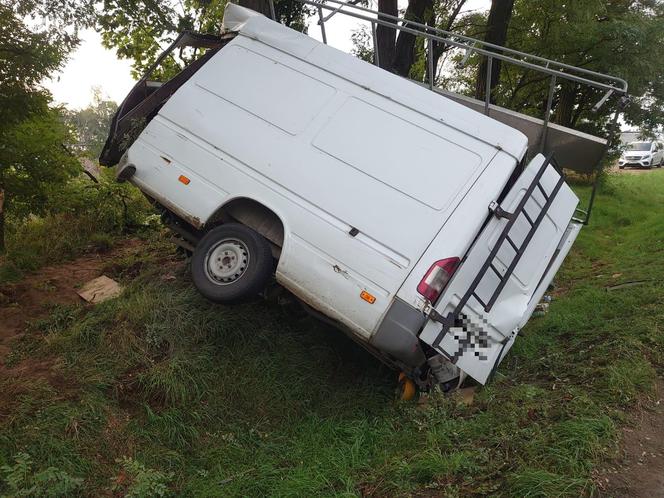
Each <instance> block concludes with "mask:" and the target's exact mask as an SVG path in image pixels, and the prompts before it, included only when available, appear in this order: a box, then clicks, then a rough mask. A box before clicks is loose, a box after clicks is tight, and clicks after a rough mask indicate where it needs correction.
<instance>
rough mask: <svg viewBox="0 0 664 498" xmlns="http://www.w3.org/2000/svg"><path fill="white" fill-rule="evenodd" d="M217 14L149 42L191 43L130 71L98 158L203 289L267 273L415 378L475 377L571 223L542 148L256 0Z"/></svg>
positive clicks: (526, 303)
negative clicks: (176, 66)
mask: <svg viewBox="0 0 664 498" xmlns="http://www.w3.org/2000/svg"><path fill="white" fill-rule="evenodd" d="M224 28H225V29H224V32H223V33H222V34H221V35H220V36H210V35H199V34H195V33H184V34H183V35H181V36H180V37H179V38H178V39H177V40H176V41H175V42H174V44H173V45H172V46H171V47H170V48H169V50H168V51H167V52H166V53H165V54H164V55H162V58H163V57H166V56H167V55H168V53H170V52H172V51H174V50H177V49H181V48H182V47H188V48H189V49H190V50H196V51H198V52H197V53H198V54H199V56H198V57H196V58H193V62H192V63H191V64H190V65H188V66H187V67H186V68H185V69H183V70H182V71H181V72H180V73H178V74H177V75H176V76H174V77H173V78H171V79H170V80H168V81H166V82H162V83H157V82H154V81H151V80H149V74H150V73H148V75H146V77H144V78H143V79H142V80H141V81H139V82H138V84H137V85H136V87H135V88H134V89H133V90H132V92H131V93H130V94H129V95H128V96H127V98H126V99H125V101H124V102H123V104H122V105H121V107H120V108H119V110H118V113H117V114H116V116H115V118H114V120H113V124H112V127H111V132H110V135H109V138H108V141H107V143H106V146H105V148H104V150H103V152H102V155H101V158H100V162H101V163H102V164H105V165H108V166H112V165H115V167H116V170H117V176H118V179H119V180H122V181H129V182H131V183H132V184H134V185H135V186H136V187H138V188H139V189H140V190H141V191H143V192H144V193H145V194H146V195H147V196H148V197H149V199H151V200H152V201H153V202H154V204H155V205H156V206H158V207H159V208H160V209H161V210H162V211H163V213H164V220H165V222H166V223H167V224H168V225H169V226H170V227H171V228H173V229H174V230H175V231H176V232H177V233H178V234H179V235H180V237H181V244H182V245H184V246H185V247H186V248H188V249H189V250H190V251H191V252H192V253H193V254H192V257H191V276H192V280H193V282H194V285H195V286H196V287H197V289H198V290H199V291H200V292H201V294H203V295H204V296H205V297H206V298H208V299H210V300H212V301H214V302H218V303H236V302H239V301H244V300H246V299H249V298H252V297H253V296H256V295H257V294H259V293H260V292H261V291H262V290H263V289H264V288H265V286H266V285H267V284H268V282H269V281H271V280H272V279H273V278H274V279H276V281H277V282H278V283H279V284H280V285H281V286H283V287H285V288H286V289H287V290H288V291H290V292H291V293H292V294H294V295H295V296H296V297H297V298H298V299H299V300H301V301H302V303H304V304H305V305H306V307H307V308H309V309H311V310H314V311H315V312H316V313H318V314H320V315H323V316H324V317H326V319H328V320H331V321H333V322H334V323H335V324H336V325H337V326H338V327H339V328H340V329H342V330H344V331H345V332H346V333H347V334H349V335H350V336H351V337H352V338H353V339H355V340H356V341H357V342H358V343H360V344H361V345H363V346H364V347H365V348H366V349H368V350H369V351H370V352H372V353H373V354H375V355H376V356H378V357H379V358H380V359H381V360H383V361H384V362H386V363H387V364H389V365H391V366H393V367H394V368H396V369H398V370H400V371H402V372H403V373H404V375H405V376H406V377H407V378H408V379H409V380H408V381H407V382H409V383H414V385H417V386H418V387H419V388H422V389H428V388H431V387H432V386H435V385H440V386H442V387H443V388H444V389H450V388H454V387H456V386H458V385H459V384H460V382H461V381H463V379H464V378H465V377H466V376H470V377H472V378H473V379H475V380H476V381H478V382H480V383H486V382H487V381H488V380H489V379H490V378H491V376H492V375H493V373H494V372H495V370H496V368H497V367H498V365H499V364H500V362H501V360H502V359H503V358H505V355H506V354H507V352H508V351H509V350H510V348H511V347H512V345H513V344H514V341H515V340H516V338H517V336H518V335H519V331H520V330H521V328H522V327H523V326H524V324H525V323H526V322H527V320H528V319H529V317H530V316H531V314H532V312H533V310H534V309H535V306H536V305H537V304H538V302H539V301H540V299H541V298H542V296H543V294H544V292H545V291H546V289H547V287H548V286H549V284H550V283H551V281H552V279H553V277H554V275H555V274H556V272H557V271H558V269H559V268H560V265H561V264H562V262H563V260H564V259H565V256H566V255H567V253H568V252H569V250H570V248H571V246H572V244H573V243H574V241H575V239H576V238H577V236H578V234H579V231H580V229H581V227H582V224H583V220H581V219H579V218H577V217H575V212H576V211H577V205H578V203H579V199H578V198H577V196H576V195H575V194H574V192H573V191H572V190H571V189H570V187H569V186H568V185H567V183H566V182H565V180H564V176H563V174H562V171H561V169H560V168H559V165H558V164H557V162H556V159H555V154H552V153H548V152H547V153H546V154H539V153H532V154H529V153H528V152H529V137H528V136H527V134H526V133H523V132H522V131H519V130H518V129H516V128H515V127H514V126H509V125H507V124H504V123H503V122H500V121H499V120H497V119H493V118H492V117H488V116H486V115H484V114H482V113H481V112H477V110H474V109H473V108H472V106H468V105H464V104H463V103H461V102H458V101H455V100H454V99H452V98H448V97H446V96H443V95H441V94H439V93H437V92H433V91H430V89H428V88H426V87H424V86H422V85H418V84H414V83H413V82H411V81H408V80H407V79H404V78H401V77H399V76H396V75H394V74H392V73H389V72H387V71H385V70H382V69H380V68H379V67H376V66H375V65H372V64H369V63H366V62H363V61H361V60H359V59H357V58H355V57H353V56H351V55H349V54H346V53H343V52H341V51H338V50H336V49H334V48H332V47H329V46H327V45H325V44H323V43H320V42H318V41H316V40H314V39H313V38H311V37H309V36H307V35H304V34H302V33H299V32H296V31H293V30H291V29H289V28H287V27H285V26H283V25H281V24H279V23H277V22H274V21H272V20H270V19H268V18H266V17H264V16H262V15H259V14H257V13H255V12H253V11H250V10H247V9H244V8H242V7H238V6H236V5H233V4H229V5H228V6H227V8H226V13H225V18H224ZM201 54H202V55H201ZM162 58H160V60H161V59H162ZM160 60H158V61H157V64H158V63H159V62H160ZM488 105H489V104H487V106H488ZM491 105H492V104H491ZM605 143H606V142H603V144H605ZM542 150H544V149H542ZM531 152H532V150H531ZM545 152H546V151H545ZM529 156H530V157H529Z"/></svg>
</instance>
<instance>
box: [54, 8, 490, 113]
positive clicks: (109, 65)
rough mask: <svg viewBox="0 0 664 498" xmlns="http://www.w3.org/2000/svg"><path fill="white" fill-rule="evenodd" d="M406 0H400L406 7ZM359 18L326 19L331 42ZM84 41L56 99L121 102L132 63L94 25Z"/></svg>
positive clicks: (343, 40) (341, 40) (315, 32)
mask: <svg viewBox="0 0 664 498" xmlns="http://www.w3.org/2000/svg"><path fill="white" fill-rule="evenodd" d="M406 3H407V1H404V0H399V6H400V7H402V8H405V6H406ZM490 3H491V1H490V0H468V2H467V4H466V7H465V9H464V10H473V9H488V7H489V5H490ZM359 23H360V22H359V21H358V20H357V19H353V18H350V17H348V16H343V15H336V16H334V17H333V18H332V19H331V20H330V21H328V22H326V23H325V26H326V28H327V38H328V43H329V44H330V45H332V46H333V47H336V48H339V49H341V50H344V51H348V50H350V48H351V46H352V44H351V42H350V33H351V32H352V30H353V29H356V28H357V27H358V26H359V25H360V24H359ZM309 34H310V35H311V36H313V37H314V38H316V39H318V40H320V28H319V27H318V26H317V25H316V19H312V20H311V22H310V26H309ZM81 39H82V42H81V45H80V46H79V47H78V49H77V50H76V51H75V52H74V53H73V54H72V55H71V57H70V59H69V62H68V63H67V65H66V66H65V67H64V68H63V70H62V71H61V72H60V73H59V74H58V75H56V76H55V77H54V78H53V79H52V80H49V81H46V82H45V83H44V84H45V86H46V87H47V88H48V89H49V90H50V91H51V93H52V94H53V97H54V99H55V101H56V102H57V103H59V104H64V105H65V106H67V107H69V108H70V109H79V108H82V107H86V106H87V105H88V104H89V103H90V102H91V101H92V89H93V87H99V88H100V89H101V91H102V94H103V95H104V96H105V97H107V98H111V99H112V100H115V101H116V102H118V103H119V102H121V101H122V100H123V99H124V97H125V95H127V93H128V92H129V90H130V89H131V87H132V86H133V84H134V80H133V79H132V77H131V75H130V68H131V63H130V61H128V60H126V59H118V57H117V56H116V54H115V51H114V50H107V49H105V48H104V47H102V45H101V36H100V35H99V33H97V32H95V31H94V30H92V29H87V30H85V31H82V32H81Z"/></svg>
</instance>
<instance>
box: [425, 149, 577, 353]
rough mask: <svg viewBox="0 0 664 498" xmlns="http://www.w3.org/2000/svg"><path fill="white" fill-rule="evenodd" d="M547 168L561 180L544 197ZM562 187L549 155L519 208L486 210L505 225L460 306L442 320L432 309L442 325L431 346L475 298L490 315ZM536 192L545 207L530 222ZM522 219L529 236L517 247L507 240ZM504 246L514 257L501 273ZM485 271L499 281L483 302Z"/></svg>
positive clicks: (436, 342) (552, 159)
mask: <svg viewBox="0 0 664 498" xmlns="http://www.w3.org/2000/svg"><path fill="white" fill-rule="evenodd" d="M549 166H553V167H554V168H555V169H556V171H558V173H559V174H560V178H559V179H558V181H557V182H556V184H555V185H554V187H553V189H552V190H551V192H548V193H547V192H546V190H545V189H544V186H543V185H542V183H541V180H542V176H543V175H544V173H545V172H546V170H547V168H548V167H549ZM563 183H565V177H564V175H563V174H562V173H561V172H560V170H559V168H558V166H557V164H556V162H555V159H554V158H553V155H552V154H550V155H549V156H548V157H547V158H546V159H545V160H544V162H543V163H542V166H540V168H539V170H538V171H537V173H536V174H535V177H534V178H533V180H532V182H531V183H530V185H528V188H527V189H526V192H525V193H524V195H523V198H522V199H521V200H520V201H519V204H518V205H517V206H516V208H515V209H514V211H512V212H507V211H505V210H504V209H503V208H502V207H501V206H500V205H499V204H497V203H495V202H494V203H492V204H491V205H490V206H489V209H490V210H491V211H492V212H493V215H494V216H496V217H497V218H504V219H506V220H507V223H506V224H505V226H504V227H503V229H502V231H501V232H500V235H499V236H498V239H497V240H496V243H495V244H494V246H493V248H492V249H491V252H490V253H489V256H488V257H487V258H486V260H485V261H484V263H483V264H482V265H481V266H480V269H479V270H478V272H477V274H476V275H475V278H474V279H473V281H472V283H471V284H470V286H469V287H468V289H467V290H466V292H465V294H464V295H463V297H462V298H461V300H460V301H459V304H457V305H456V307H455V308H454V310H453V311H451V312H449V313H448V314H447V316H443V315H441V314H440V313H438V312H437V311H436V310H435V308H434V307H432V309H431V311H430V314H429V318H430V319H432V320H434V321H436V322H438V323H441V324H442V325H443V328H442V330H441V331H440V333H439V335H438V336H437V337H436V339H435V341H434V342H433V344H432V345H433V346H434V347H437V346H438V345H439V344H440V342H441V341H442V340H443V338H444V337H445V335H446V334H447V333H448V332H449V330H450V329H451V328H452V327H453V326H454V325H455V324H456V323H457V320H458V318H459V317H460V316H461V312H462V311H463V309H464V307H465V306H466V304H467V303H468V301H469V300H470V298H474V299H475V300H476V301H477V302H478V303H479V304H480V305H481V306H482V308H483V309H484V311H485V312H487V313H488V312H489V311H491V309H492V308H493V305H494V304H495V303H496V300H497V299H498V296H499V295H500V293H501V292H502V290H503V288H504V287H505V284H506V283H507V281H508V280H509V278H510V277H511V276H512V273H514V269H515V268H516V266H517V265H518V264H519V261H520V260H521V257H522V256H523V254H524V253H525V251H526V249H527V248H528V245H529V244H530V241H531V240H532V238H533V236H534V235H535V232H537V228H538V227H539V225H540V224H541V222H542V220H543V219H544V217H545V216H546V214H547V212H548V211H549V208H550V207H551V205H552V204H553V201H554V200H555V198H556V196H557V195H558V192H559V191H560V188H561V187H562V185H563ZM535 190H538V191H539V192H540V193H541V194H542V197H543V198H544V205H543V206H542V208H541V209H540V212H539V213H538V214H537V216H536V217H534V218H533V216H532V215H531V213H528V211H527V210H526V204H527V203H528V201H529V200H531V199H532V198H533V194H534V193H535ZM521 215H523V218H524V219H525V221H526V222H527V223H528V224H529V225H530V228H529V230H528V233H527V234H526V236H525V237H524V239H523V241H522V242H521V244H520V245H518V244H516V243H515V242H514V240H513V239H512V237H510V232H511V230H512V228H513V227H514V224H515V223H516V221H517V219H518V218H519V217H520V216H521ZM505 243H507V244H509V246H510V247H511V248H512V249H513V250H514V253H515V254H514V257H513V258H512V261H511V262H510V264H509V266H508V267H507V269H506V270H505V272H501V271H500V270H499V269H498V268H497V267H496V265H495V262H496V258H497V256H498V253H499V252H500V249H501V248H502V247H503V245H504V244H505ZM488 271H492V272H493V273H495V274H496V276H497V277H498V284H497V285H496V287H495V289H494V290H493V292H492V294H491V296H490V297H489V299H488V300H487V301H486V302H485V301H484V300H483V299H482V298H481V297H480V296H479V294H478V290H477V288H478V287H479V285H480V282H482V280H483V279H484V277H485V275H486V274H487V272H488Z"/></svg>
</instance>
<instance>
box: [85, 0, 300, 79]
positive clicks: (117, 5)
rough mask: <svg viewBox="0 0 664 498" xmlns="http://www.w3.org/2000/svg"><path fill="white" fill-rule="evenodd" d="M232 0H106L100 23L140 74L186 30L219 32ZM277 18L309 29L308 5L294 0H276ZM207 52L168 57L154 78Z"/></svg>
mask: <svg viewBox="0 0 664 498" xmlns="http://www.w3.org/2000/svg"><path fill="white" fill-rule="evenodd" d="M226 2H227V0H184V1H183V2H175V1H172V0H171V1H165V2H139V1H136V0H105V1H104V2H103V9H100V10H99V11H98V13H97V24H98V26H99V28H100V30H101V33H102V39H103V43H104V45H105V46H107V47H109V48H115V49H116V50H117V53H118V55H119V56H120V57H123V58H127V59H131V60H133V62H134V63H133V71H132V72H133V76H134V77H135V78H137V79H138V78H140V77H141V76H143V74H144V73H145V72H146V71H147V69H148V68H149V67H150V66H151V65H152V64H153V63H154V61H155V60H156V59H157V57H158V56H159V54H160V53H161V52H162V51H163V49H164V47H166V46H168V45H169V44H170V43H171V42H173V40H175V38H176V37H177V35H178V34H179V33H181V32H182V31H185V30H190V31H196V32H199V33H210V34H215V35H216V34H219V33H220V32H221V21H222V19H223V12H224V7H225V6H226ZM274 3H275V11H276V14H277V17H278V18H279V19H280V20H281V21H282V22H285V23H286V24H287V25H288V26H291V27H292V28H294V29H297V30H299V31H303V30H304V29H305V26H306V24H305V18H306V15H307V12H308V9H307V8H305V7H304V6H303V4H301V3H299V2H296V1H293V0H275V2H274ZM201 54H202V52H200V51H197V50H185V51H182V52H181V53H179V54H175V56H174V57H168V58H167V59H166V60H164V61H163V62H162V64H161V67H160V68H158V69H157V70H156V71H155V73H154V75H153V77H152V79H156V80H162V81H164V80H166V79H168V78H170V77H172V76H173V75H174V74H176V73H177V72H179V71H180V70H181V69H182V68H183V67H184V66H185V65H187V64H188V63H189V62H191V61H192V60H194V59H196V58H197V57H199V56H200V55H201Z"/></svg>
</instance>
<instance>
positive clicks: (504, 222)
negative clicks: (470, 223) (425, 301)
mask: <svg viewBox="0 0 664 498" xmlns="http://www.w3.org/2000/svg"><path fill="white" fill-rule="evenodd" d="M578 202H579V199H578V198H577V197H576V195H575V194H574V192H572V190H571V189H570V188H569V186H568V185H567V184H566V183H565V181H564V178H563V176H562V175H561V174H560V173H559V171H558V169H557V168H556V167H555V163H554V161H553V158H552V157H551V156H550V157H549V158H545V157H544V156H542V155H538V156H536V157H535V158H534V159H533V160H532V161H531V162H530V163H529V164H528V166H527V167H526V169H525V170H524V172H523V173H522V174H521V176H520V177H519V178H518V179H517V181H516V182H515V184H514V185H513V187H512V188H511V189H510V190H509V192H508V193H507V195H506V196H505V198H504V199H503V201H502V202H501V203H500V205H498V204H497V203H495V202H493V203H491V205H490V206H489V209H490V210H491V211H492V212H493V216H492V217H491V219H490V220H489V222H488V223H487V224H486V225H485V227H484V229H483V230H482V231H481V233H480V234H479V236H478V237H477V239H476V240H475V242H474V243H473V245H472V247H471V248H470V250H469V251H468V253H467V254H466V256H465V257H464V259H463V261H462V262H461V265H460V266H459V268H458V269H457V270H456V272H455V273H454V276H453V278H452V280H451V281H450V282H449V284H448V286H447V288H446V289H445V291H444V293H443V295H442V296H441V297H440V299H439V300H438V301H437V304H436V305H435V306H433V307H432V308H431V310H430V312H429V320H428V321H427V323H426V325H425V327H424V329H423V330H422V332H421V334H420V339H422V340H423V341H424V342H426V343H428V344H429V345H431V346H432V347H433V348H434V349H435V350H437V351H438V352H439V353H441V354H443V355H444V356H445V357H446V358H448V359H449V360H450V361H451V362H452V363H454V364H455V365H456V366H458V367H459V368H460V369H461V370H463V371H464V372H465V373H466V374H468V375H470V376H471V377H473V378H474V379H475V380H477V381H478V382H480V383H482V384H484V383H486V382H487V380H488V379H489V378H490V377H491V376H492V374H493V372H494V371H495V369H496V367H497V366H498V364H499V363H500V361H501V360H502V359H503V358H504V356H505V354H506V353H507V351H508V350H509V349H510V347H511V346H512V344H513V342H514V339H515V338H516V336H517V334H518V332H519V330H520V328H521V327H522V326H523V325H524V324H525V323H526V322H527V321H528V319H529V318H530V315H531V314H532V312H533V310H534V309H535V306H536V305H537V303H538V302H539V301H540V299H541V298H542V295H543V294H544V292H545V291H546V289H547V287H548V286H549V284H550V283H551V280H552V279H553V277H554V275H555V274H556V271H557V270H558V268H559V267H560V265H561V264H562V262H563V260H564V259H565V256H566V255H567V253H568V252H569V249H570V247H571V246H572V244H573V242H574V240H575V239H576V237H577V235H578V233H579V230H580V228H581V224H580V223H578V222H577V221H575V220H574V219H573V216H574V212H575V210H576V207H577V204H578Z"/></svg>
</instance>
